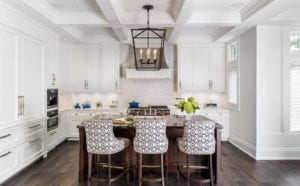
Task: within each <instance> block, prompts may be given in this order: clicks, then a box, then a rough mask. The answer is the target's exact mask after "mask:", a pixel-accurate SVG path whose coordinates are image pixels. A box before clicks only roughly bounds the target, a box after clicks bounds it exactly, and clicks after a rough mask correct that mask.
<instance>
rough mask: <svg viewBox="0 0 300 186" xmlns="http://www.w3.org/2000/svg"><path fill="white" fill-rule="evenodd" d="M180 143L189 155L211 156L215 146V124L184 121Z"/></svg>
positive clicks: (212, 122)
mask: <svg viewBox="0 0 300 186" xmlns="http://www.w3.org/2000/svg"><path fill="white" fill-rule="evenodd" d="M182 142H183V143H184V144H183V145H184V146H185V151H186V152H187V153H189V154H213V153H214V152H215V144H216V140H215V122H214V121H211V120H205V121H185V123H184V134H183V138H182Z"/></svg>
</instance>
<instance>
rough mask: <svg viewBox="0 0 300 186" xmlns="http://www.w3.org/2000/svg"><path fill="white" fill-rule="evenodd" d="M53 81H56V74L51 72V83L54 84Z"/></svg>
mask: <svg viewBox="0 0 300 186" xmlns="http://www.w3.org/2000/svg"><path fill="white" fill-rule="evenodd" d="M55 81H56V75H55V74H52V85H55Z"/></svg>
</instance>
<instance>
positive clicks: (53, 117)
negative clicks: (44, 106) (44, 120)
mask: <svg viewBox="0 0 300 186" xmlns="http://www.w3.org/2000/svg"><path fill="white" fill-rule="evenodd" d="M55 118H58V116H52V117H48V119H55Z"/></svg>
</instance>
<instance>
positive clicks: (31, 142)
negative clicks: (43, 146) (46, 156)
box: [29, 138, 41, 144]
mask: <svg viewBox="0 0 300 186" xmlns="http://www.w3.org/2000/svg"><path fill="white" fill-rule="evenodd" d="M40 139H41V138H37V139H35V140H32V141H30V142H29V144H33V143H35V142H37V141H39V140H40Z"/></svg>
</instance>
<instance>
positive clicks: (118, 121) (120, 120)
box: [113, 118, 133, 125]
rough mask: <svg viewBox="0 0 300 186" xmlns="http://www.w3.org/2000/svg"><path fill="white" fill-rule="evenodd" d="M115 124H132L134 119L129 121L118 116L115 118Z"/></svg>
mask: <svg viewBox="0 0 300 186" xmlns="http://www.w3.org/2000/svg"><path fill="white" fill-rule="evenodd" d="M113 124H115V125H132V124H133V121H127V120H126V118H117V119H114V120H113Z"/></svg>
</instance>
